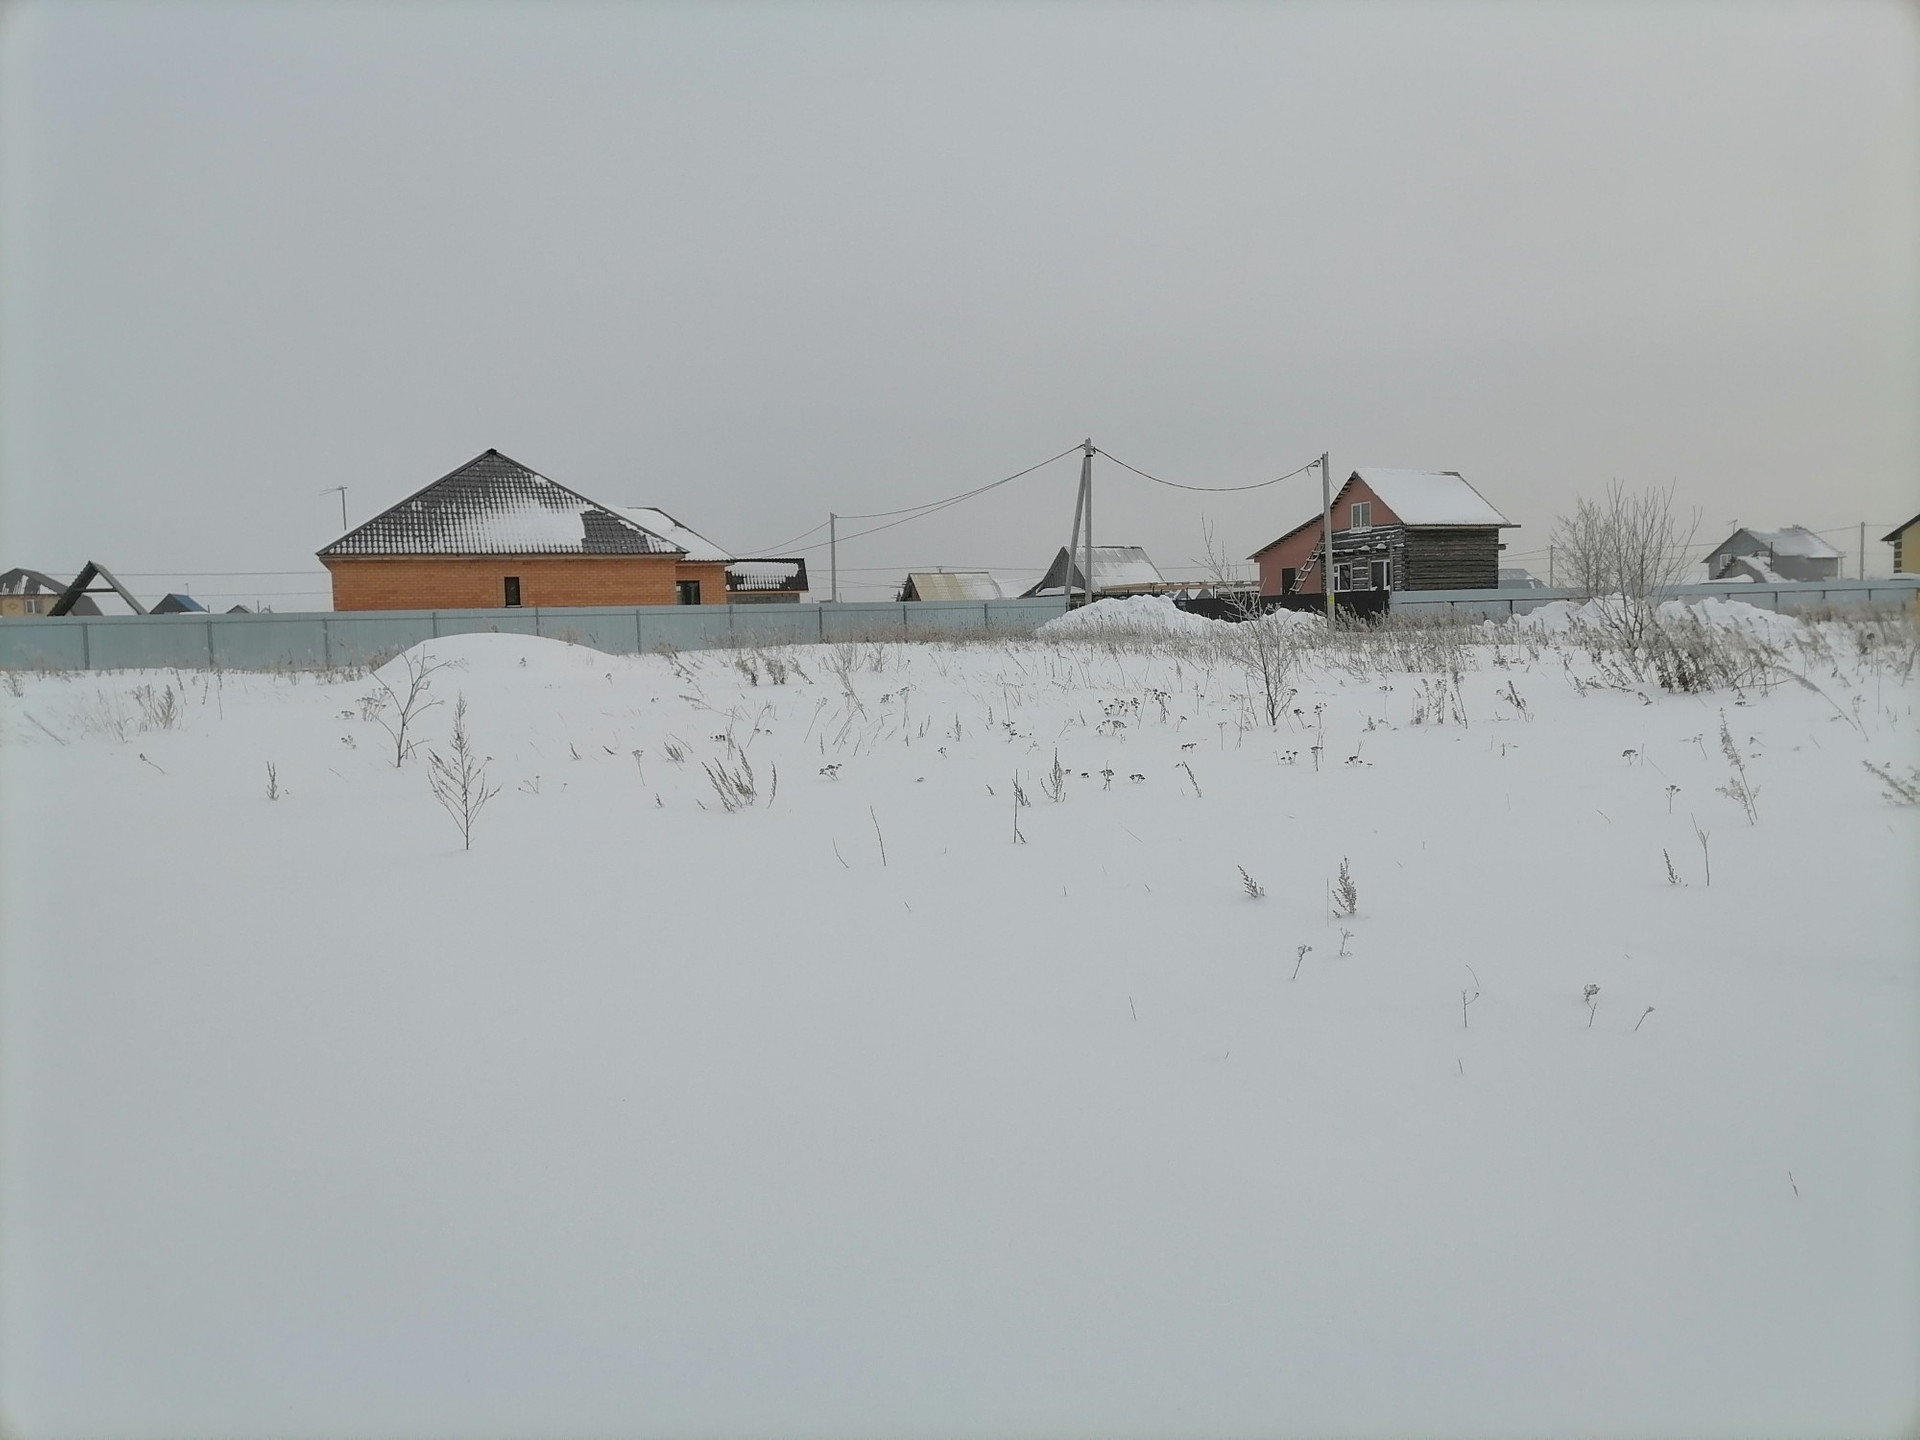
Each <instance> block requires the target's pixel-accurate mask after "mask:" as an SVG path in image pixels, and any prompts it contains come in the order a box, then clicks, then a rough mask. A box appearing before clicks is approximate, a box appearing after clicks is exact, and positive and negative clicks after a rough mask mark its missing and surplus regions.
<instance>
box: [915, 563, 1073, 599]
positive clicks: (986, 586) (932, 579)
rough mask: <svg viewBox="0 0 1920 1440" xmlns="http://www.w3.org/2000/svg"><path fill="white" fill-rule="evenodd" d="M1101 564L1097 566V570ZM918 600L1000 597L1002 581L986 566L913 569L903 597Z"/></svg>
mask: <svg viewBox="0 0 1920 1440" xmlns="http://www.w3.org/2000/svg"><path fill="white" fill-rule="evenodd" d="M1099 568H1100V567H1099V565H1098V564H1096V565H1095V566H1094V569H1095V570H1096V571H1097V570H1098V569H1099ZM909 597H911V598H913V599H916V600H999V599H1002V598H1004V597H1003V596H1002V595H1001V593H1000V582H999V581H998V580H996V579H994V578H993V576H992V575H991V574H990V573H989V572H987V571H985V570H909V571H908V572H907V583H906V584H905V585H904V586H903V587H902V588H901V591H900V598H901V599H903V600H904V599H907V598H909Z"/></svg>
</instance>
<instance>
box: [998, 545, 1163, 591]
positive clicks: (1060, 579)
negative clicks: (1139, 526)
mask: <svg viewBox="0 0 1920 1440" xmlns="http://www.w3.org/2000/svg"><path fill="white" fill-rule="evenodd" d="M1084 557H1085V552H1084V551H1082V550H1076V551H1074V553H1073V555H1072V557H1071V558H1069V557H1068V555H1067V547H1066V546H1064V545H1062V546H1061V547H1060V552H1059V553H1058V554H1057V555H1055V556H1054V557H1053V564H1051V565H1049V566H1048V567H1047V573H1046V574H1044V575H1042V576H1041V577H1040V579H1039V581H1038V582H1037V583H1036V584H1034V585H1033V586H1032V587H1031V588H1030V589H1028V590H1027V591H1026V592H1025V594H1026V595H1027V596H1034V595H1059V594H1062V593H1063V592H1064V591H1066V590H1068V589H1071V590H1072V591H1074V592H1075V593H1076V594H1077V593H1080V592H1083V591H1085V590H1086V588H1087V577H1086V572H1085V569H1084ZM1180 588H1181V587H1180V586H1179V585H1177V584H1174V583H1172V582H1170V581H1168V579H1167V578H1166V576H1164V575H1162V574H1161V573H1160V570H1159V568H1158V567H1157V566H1156V565H1155V564H1154V563H1153V561H1152V560H1150V559H1148V558H1147V552H1146V551H1145V550H1142V549H1141V548H1140V547H1139V546H1138V545H1096V546H1094V547H1093V593H1094V594H1095V595H1096V596H1100V595H1158V594H1162V593H1164V592H1166V591H1170V590H1178V589H1180Z"/></svg>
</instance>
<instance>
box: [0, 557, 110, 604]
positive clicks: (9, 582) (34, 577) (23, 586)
mask: <svg viewBox="0 0 1920 1440" xmlns="http://www.w3.org/2000/svg"><path fill="white" fill-rule="evenodd" d="M66 588H67V587H66V586H65V585H64V584H62V583H61V582H60V581H58V580H56V579H54V578H53V577H52V576H51V575H46V574H42V573H41V572H40V571H38V570H28V569H26V568H25V567H24V566H23V567H20V568H18V569H14V570H8V571H6V572H5V573H0V595H53V596H56V597H57V596H58V595H59V594H60V592H61V591H63V590H65V589H66ZM67 613H68V614H71V615H98V614H99V613H100V607H99V606H98V605H96V604H94V603H93V601H91V600H89V599H88V598H87V597H86V596H84V595H82V596H81V597H80V598H79V599H78V600H76V601H74V602H73V609H72V610H70V611H68V612H67Z"/></svg>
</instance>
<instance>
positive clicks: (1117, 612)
mask: <svg viewBox="0 0 1920 1440" xmlns="http://www.w3.org/2000/svg"><path fill="white" fill-rule="evenodd" d="M1235 623H1236V622H1233V621H1229V620H1210V619H1208V618H1207V617H1206V616H1205V615H1195V614H1192V613H1191V612H1189V611H1186V610H1182V609H1181V608H1180V607H1179V606H1177V605H1175V604H1174V603H1173V601H1171V600H1169V599H1168V598H1167V597H1166V596H1164V595H1119V596H1113V597H1111V598H1109V599H1106V600H1096V601H1094V602H1093V604H1091V605H1083V606H1082V607H1081V608H1080V609H1078V610H1070V611H1068V612H1067V613H1066V614H1065V615H1061V616H1057V617H1056V618H1054V619H1052V620H1049V621H1047V622H1046V624H1044V625H1042V626H1040V627H1039V628H1038V629H1037V630H1036V631H1035V632H1034V633H1035V634H1038V635H1044V636H1046V637H1047V638H1048V639H1051V640H1082V639H1098V638H1101V637H1104V636H1109V635H1167V636H1173V635H1193V636H1211V637H1216V638H1217V637H1218V636H1219V635H1220V634H1221V633H1222V632H1223V631H1228V630H1232V629H1234V628H1235ZM1248 623H1254V624H1260V625H1277V626H1280V627H1282V628H1285V629H1311V628H1312V627H1314V626H1316V625H1318V624H1320V623H1321V622H1320V619H1319V617H1318V616H1314V615H1306V614H1302V613H1299V612H1297V611H1292V610H1275V611H1273V612H1271V613H1270V614H1268V615H1265V616H1262V617H1261V618H1260V619H1259V620H1258V621H1254V622H1248Z"/></svg>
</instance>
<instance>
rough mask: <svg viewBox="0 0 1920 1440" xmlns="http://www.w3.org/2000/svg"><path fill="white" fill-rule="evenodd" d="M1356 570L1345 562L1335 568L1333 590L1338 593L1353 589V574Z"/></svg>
mask: <svg viewBox="0 0 1920 1440" xmlns="http://www.w3.org/2000/svg"><path fill="white" fill-rule="evenodd" d="M1356 568H1357V567H1356V566H1354V565H1351V564H1348V563H1347V562H1346V561H1344V560H1343V561H1341V562H1340V563H1339V564H1338V565H1336V566H1334V567H1333V588H1334V590H1335V591H1336V592H1341V591H1347V590H1351V589H1353V572H1354V570H1355V569H1356Z"/></svg>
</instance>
